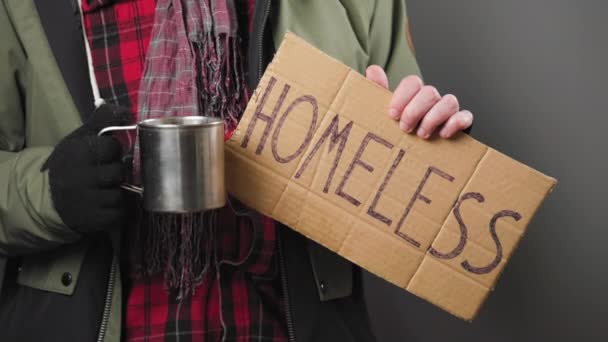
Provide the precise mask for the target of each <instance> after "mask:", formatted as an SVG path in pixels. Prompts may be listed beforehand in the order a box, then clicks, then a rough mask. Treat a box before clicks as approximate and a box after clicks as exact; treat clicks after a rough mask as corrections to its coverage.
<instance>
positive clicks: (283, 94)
mask: <svg viewBox="0 0 608 342" xmlns="http://www.w3.org/2000/svg"><path fill="white" fill-rule="evenodd" d="M276 82H277V79H276V78H274V77H271V78H270V81H268V86H267V87H266V91H264V95H262V99H261V100H260V103H259V104H258V106H257V107H256V108H255V113H254V114H253V117H252V118H251V121H249V125H248V126H247V131H246V132H245V136H244V137H243V142H242V143H241V147H243V148H247V145H248V144H249V139H250V138H251V134H253V130H254V128H255V124H256V123H257V121H258V120H262V121H265V122H266V127H265V128H264V132H263V133H262V137H261V138H260V143H259V144H258V147H257V148H256V149H255V154H261V153H262V150H263V149H264V145H265V144H266V140H267V139H268V135H269V134H270V130H271V128H272V125H273V124H274V120H275V119H276V117H277V113H278V112H279V109H281V106H282V105H283V101H284V100H285V97H286V96H287V93H288V92H289V88H291V86H290V85H289V84H285V86H284V87H283V91H282V92H281V95H280V96H279V99H278V101H277V103H276V104H275V106H274V109H273V110H272V114H271V115H270V116H269V115H266V114H264V113H262V109H264V105H265V104H266V101H267V100H268V95H269V94H270V92H271V91H272V88H273V87H274V84H275V83H276Z"/></svg>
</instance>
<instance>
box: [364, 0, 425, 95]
mask: <svg viewBox="0 0 608 342" xmlns="http://www.w3.org/2000/svg"><path fill="white" fill-rule="evenodd" d="M368 51H369V57H370V64H377V65H379V66H381V67H383V68H384V70H385V71H386V74H387V76H388V80H389V88H390V89H391V90H394V89H395V87H397V85H398V84H399V82H400V81H401V79H402V78H404V77H406V76H408V75H418V76H421V74H420V69H419V68H418V63H417V62H416V56H415V55H414V47H413V44H412V40H411V37H410V34H409V23H408V17H407V12H406V6H405V0H377V1H376V6H375V9H374V14H373V16H372V21H371V23H370V30H369V50H368Z"/></svg>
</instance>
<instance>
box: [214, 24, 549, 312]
mask: <svg viewBox="0 0 608 342" xmlns="http://www.w3.org/2000/svg"><path fill="white" fill-rule="evenodd" d="M390 97H391V93H390V92H389V91H387V90H386V89H383V88H382V87H380V86H378V85H376V84H374V83H373V82H371V81H369V80H367V79H366V78H365V77H364V76H362V75H360V74H358V73H357V72H355V71H354V70H351V69H349V68H348V67H347V66H345V65H343V64H342V63H340V62H339V61H337V60H335V59H332V58H330V57H329V56H327V55H326V54H324V53H323V52H321V51H319V50H317V49H316V48H314V47H313V46H311V45H309V44H308V43H306V42H305V41H303V40H302V39H301V38H299V37H297V36H295V35H293V34H291V33H288V34H287V35H286V36H285V39H284V40H283V43H282V44H281V46H280V48H279V50H278V52H277V54H276V55H275V57H274V60H273V62H272V64H270V66H269V67H268V69H267V70H266V73H265V74H264V76H263V78H262V80H261V82H260V84H259V86H258V88H257V89H256V91H255V93H254V95H253V96H252V99H251V101H250V102H249V104H248V107H247V110H246V112H245V114H244V116H243V118H242V120H241V122H240V124H239V126H238V128H237V131H236V132H235V134H234V135H233V136H232V138H231V139H230V141H229V142H228V144H227V150H226V163H227V167H226V172H227V178H228V179H230V180H231V181H230V182H229V183H228V184H227V186H228V191H229V192H230V193H231V194H233V195H234V196H236V197H237V198H238V199H239V200H241V201H242V202H243V203H244V204H246V205H248V206H250V207H252V208H255V209H257V210H258V211H260V212H262V213H263V214H265V215H268V216H271V217H273V218H275V219H276V220H278V221H280V222H282V223H284V224H286V225H287V226H289V227H291V228H292V229H294V230H296V231H298V232H300V233H302V234H303V235H305V236H307V237H308V238H310V239H312V240H315V241H317V242H318V243H320V244H321V245H323V246H325V247H327V248H329V249H330V250H332V251H334V252H336V253H338V254H339V255H341V256H343V257H345V258H347V259H349V260H351V261H352V262H354V263H355V264H357V265H359V266H361V267H363V268H365V269H367V270H368V271H370V272H372V273H374V274H376V275H378V276H380V277H382V278H384V279H386V280H387V281H389V282H391V283H393V284H395V285H397V286H399V287H401V288H403V289H406V290H407V291H409V292H411V293H414V294H416V295H418V296H420V297H422V298H424V299H426V300H428V301H429V302H431V303H433V304H435V305H437V306H439V307H441V308H443V309H444V310H446V311H448V312H451V313H452V314H454V315H456V316H458V317H461V318H463V319H466V320H472V319H473V318H474V317H475V315H476V313H477V312H478V310H479V308H480V306H481V304H482V303H483V301H484V300H485V298H486V297H487V295H488V293H489V292H490V290H491V289H492V288H493V287H494V284H495V283H496V279H497V278H498V276H499V274H500V273H501V271H502V270H503V268H504V266H505V264H506V263H507V262H508V260H509V257H510V255H511V253H512V252H513V249H514V248H515V247H516V245H517V243H518V242H519V240H520V238H521V237H522V235H523V234H524V232H525V230H526V227H527V226H528V223H529V222H530V220H531V219H532V217H533V216H534V214H535V212H536V210H537V209H538V208H539V206H540V204H541V202H542V201H543V199H544V198H545V197H546V196H547V194H548V193H549V192H550V191H551V189H552V188H553V186H554V185H555V183H556V181H555V180H554V179H552V178H550V177H547V176H545V175H543V174H541V173H539V172H537V171H535V170H533V169H531V168H529V167H527V166H525V165H523V164H521V163H519V162H517V161H514V160H513V159H510V158H509V157H507V156H505V155H503V154H501V153H500V152H498V151H496V150H493V149H492V148H489V147H487V146H485V145H483V144H481V143H479V142H477V141H475V140H474V139H472V138H471V137H469V136H467V135H466V134H459V135H458V136H456V137H455V138H452V139H449V140H446V139H439V138H433V139H431V140H429V141H425V140H422V139H419V138H418V137H416V136H415V135H413V134H405V133H404V132H402V131H401V130H400V129H399V127H398V123H397V122H396V121H394V120H391V119H390V118H388V116H387V115H386V113H387V108H388V104H389V100H390ZM287 252H289V251H287Z"/></svg>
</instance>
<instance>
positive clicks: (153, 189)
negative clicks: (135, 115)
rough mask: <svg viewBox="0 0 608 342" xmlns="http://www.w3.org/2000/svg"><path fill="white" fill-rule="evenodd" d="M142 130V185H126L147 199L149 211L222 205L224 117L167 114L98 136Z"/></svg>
mask: <svg viewBox="0 0 608 342" xmlns="http://www.w3.org/2000/svg"><path fill="white" fill-rule="evenodd" d="M128 130H137V133H138V135H139V150H140V161H141V162H140V165H141V168H140V169H141V183H142V187H141V188H140V187H137V186H134V185H131V184H124V185H123V188H124V189H126V190H129V191H133V192H137V193H139V194H140V195H141V196H142V197H143V206H144V209H146V210H148V211H153V212H171V213H188V212H198V211H204V210H209V209H215V208H221V207H223V206H224V205H225V203H226V188H225V184H224V121H223V120H222V119H220V118H212V117H206V116H185V117H166V118H160V119H149V120H144V121H141V122H139V123H137V124H136V125H132V126H111V127H106V128H104V129H103V130H101V131H100V132H99V135H102V134H105V133H108V132H115V131H128Z"/></svg>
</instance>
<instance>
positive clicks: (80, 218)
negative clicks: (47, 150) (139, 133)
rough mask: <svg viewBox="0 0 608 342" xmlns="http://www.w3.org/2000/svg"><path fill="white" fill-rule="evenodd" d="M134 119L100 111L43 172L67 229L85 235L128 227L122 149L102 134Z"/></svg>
mask: <svg viewBox="0 0 608 342" xmlns="http://www.w3.org/2000/svg"><path fill="white" fill-rule="evenodd" d="M131 117H132V115H131V113H130V112H129V111H128V110H126V109H124V108H119V107H116V106H111V105H102V106H100V107H99V108H97V109H96V110H95V112H94V113H93V115H92V116H91V118H90V119H89V120H88V121H87V122H85V123H84V124H83V125H82V126H81V127H79V128H78V129H76V130H75V131H73V132H72V133H70V134H69V135H67V136H66V137H65V138H64V139H63V140H62V141H60V142H59V144H58V145H57V146H56V147H55V149H54V150H53V152H52V153H51V155H50V157H49V159H48V160H47V161H46V162H45V163H44V165H43V166H42V171H44V170H46V169H48V171H49V183H50V187H51V198H52V199H53V204H54V206H55V209H56V210H57V212H58V213H59V216H60V217H61V219H62V220H63V222H64V223H65V224H66V225H67V226H68V227H70V228H72V229H74V230H76V231H78V232H81V233H85V234H86V233H93V232H96V231H99V230H102V229H107V228H112V227H117V226H120V225H122V224H123V223H124V221H125V219H126V210H125V197H124V192H123V190H122V189H121V188H120V185H121V184H122V182H123V177H124V173H123V165H122V162H121V154H122V148H121V144H120V142H119V141H118V140H116V139H115V138H113V137H111V136H97V133H99V131H100V130H101V129H103V128H105V127H108V126H117V125H127V124H129V123H130V121H131Z"/></svg>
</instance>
